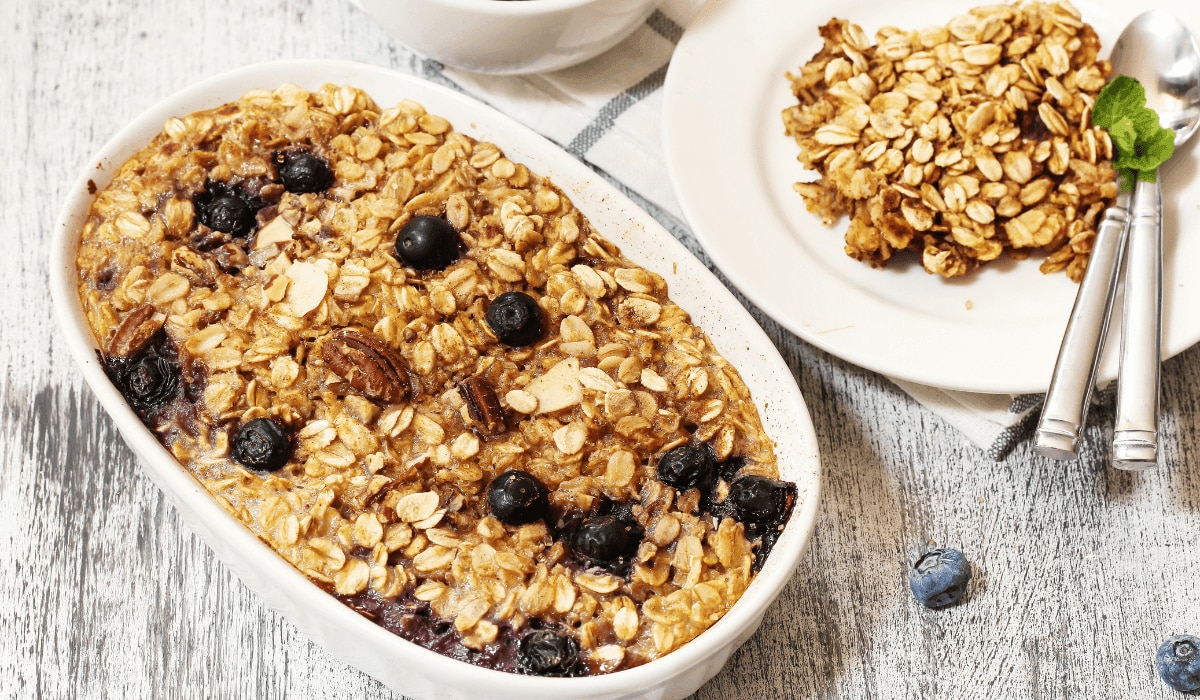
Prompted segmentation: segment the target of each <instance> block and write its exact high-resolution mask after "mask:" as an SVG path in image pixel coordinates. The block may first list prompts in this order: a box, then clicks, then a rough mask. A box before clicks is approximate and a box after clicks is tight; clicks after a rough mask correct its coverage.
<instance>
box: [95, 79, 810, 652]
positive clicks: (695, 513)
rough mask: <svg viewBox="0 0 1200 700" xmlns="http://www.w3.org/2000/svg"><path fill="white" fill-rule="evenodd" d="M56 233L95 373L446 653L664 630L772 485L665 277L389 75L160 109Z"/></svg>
mask: <svg viewBox="0 0 1200 700" xmlns="http://www.w3.org/2000/svg"><path fill="white" fill-rule="evenodd" d="M77 263H78V274H79V277H78V282H79V294H80V298H81V300H82V302H83V307H84V309H85V312H86V315H87V318H88V320H89V323H90V326H91V328H92V330H93V333H94V334H95V337H96V338H97V341H98V343H99V344H100V347H101V348H102V349H103V352H102V354H103V359H104V361H105V364H106V368H107V371H108V373H109V376H110V377H111V378H112V379H113V381H114V383H115V384H116V385H117V386H118V388H119V389H120V390H121V391H122V393H123V394H124V395H125V397H126V399H127V400H128V402H129V403H130V405H131V406H132V407H133V408H134V409H135V410H136V411H137V412H138V414H139V415H140V416H141V418H142V419H143V421H144V422H145V423H146V424H147V426H149V427H150V428H151V429H152V430H154V431H155V433H156V434H157V436H158V437H159V439H160V441H161V442H162V443H163V444H164V445H166V446H167V447H168V448H169V449H170V450H171V452H173V453H174V455H175V457H176V458H178V460H179V461H180V463H181V464H183V465H184V466H185V467H186V468H187V469H188V470H189V471H190V473H191V474H193V475H194V476H195V478H196V479H198V480H199V481H200V482H201V483H202V484H203V485H204V486H205V488H206V489H207V490H208V491H209V492H211V494H212V495H213V497H214V498H216V499H217V501H218V502H219V503H220V504H221V505H222V506H223V507H224V508H225V509H226V510H227V511H228V512H230V513H231V514H232V515H234V516H235V517H236V518H238V519H239V520H240V521H241V522H243V523H244V524H245V525H246V526H247V527H248V528H249V529H250V530H252V531H253V532H254V533H255V534H257V535H258V536H259V537H260V538H261V539H262V540H263V541H265V542H266V543H267V544H269V545H270V546H271V547H272V548H273V549H274V550H275V551H276V552H278V553H279V555H280V556H282V557H283V558H285V559H286V560H287V561H288V562H290V563H291V564H293V565H294V566H295V567H296V568H297V569H299V570H300V571H301V572H303V573H304V574H305V575H307V576H308V577H309V578H310V579H311V580H312V581H314V582H316V583H317V584H318V585H320V586H322V587H324V588H325V589H326V590H328V591H329V592H330V593H331V594H333V595H335V596H337V597H338V598H339V599H340V600H342V601H343V602H344V603H346V604H347V605H350V606H351V607H353V608H354V609H356V610H358V611H359V612H361V613H362V614H364V615H366V616H368V617H370V618H371V619H373V620H374V621H375V622H376V623H377V624H380V625H382V626H384V627H386V628H387V629H389V630H391V631H393V632H395V633H397V634H400V635H401V636H403V637H405V638H408V639H410V640H412V641H414V642H417V643H419V644H422V645H424V646H426V647H428V648H431V649H434V650H436V651H439V652H441V653H444V654H448V655H450V656H454V657H456V658H460V659H463V660H465V661H468V662H470V663H474V664H477V665H481V666H486V667H490V668H497V669H501V670H507V671H515V672H523V673H535V674H542V675H585V674H591V673H603V672H609V671H613V670H616V669H620V668H626V667H630V666H634V665H638V664H641V663H645V662H646V661H649V660H652V659H654V658H657V657H659V656H662V655H664V654H667V653H669V652H670V651H672V650H674V649H676V648H678V647H679V646H680V645H682V644H684V643H686V642H687V641H689V640H690V639H692V638H694V637H695V636H696V635H698V634H700V633H701V632H702V631H704V630H705V629H706V628H708V627H709V626H711V625H712V624H713V623H714V622H715V621H716V620H717V619H719V618H720V617H721V616H722V615H723V614H724V613H725V612H726V611H727V610H728V609H729V608H730V607H731V606H732V605H733V603H734V602H735V601H736V600H737V599H738V597H739V596H740V595H741V594H742V592H743V591H744V590H745V589H746V587H747V585H748V584H749V583H750V581H751V580H752V578H753V576H754V573H755V571H757V569H758V568H759V567H760V566H761V564H762V561H763V559H764V558H765V557H766V555H767V553H768V551H769V549H770V547H771V545H772V544H773V543H774V541H775V539H776V538H777V537H778V534H779V531H780V530H781V529H782V527H783V524H784V522H785V521H786V519H787V517H788V514H789V513H790V511H791V508H792V506H793V504H794V501H795V498H796V492H795V487H794V485H792V484H788V483H785V482H781V481H778V479H779V473H778V469H777V465H776V461H775V456H774V453H773V448H772V443H771V441H770V439H769V438H768V436H767V435H766V434H765V433H764V430H763V428H762V425H761V422H760V419H759V416H758V413H757V410H756V408H755V407H754V404H753V403H752V402H751V399H750V396H749V394H748V391H747V388H746V386H745V385H744V384H743V382H742V380H741V378H740V377H739V375H738V373H737V371H736V370H735V369H734V368H733V367H731V366H730V365H729V364H728V363H727V362H726V361H725V360H724V359H723V358H722V357H721V356H720V355H719V354H718V353H717V352H716V350H715V349H714V348H713V346H712V344H711V343H710V341H709V340H708V338H707V337H706V336H705V334H704V333H703V332H702V331H701V330H700V329H699V328H697V327H696V326H695V325H693V324H692V323H691V321H690V319H689V316H688V314H687V313H686V312H685V311H684V310H682V309H681V308H680V307H678V306H677V305H675V304H674V303H673V302H671V301H670V300H669V299H668V298H667V285H666V282H665V281H664V279H663V278H662V277H661V276H659V275H658V274H655V273H653V272H650V271H648V270H645V269H643V268H641V267H639V266H637V265H635V264H633V263H631V262H630V261H629V260H627V259H626V258H624V257H623V256H622V255H621V253H620V251H619V250H618V249H617V247H616V246H614V245H613V244H612V243H610V242H609V241H607V240H605V239H604V238H603V237H602V236H601V235H599V234H598V233H597V232H595V231H594V230H592V228H591V226H590V224H589V222H588V220H587V219H586V218H585V217H584V216H583V215H582V214H581V213H580V212H579V211H578V210H577V209H576V208H575V207H574V206H573V204H572V202H571V201H570V200H569V199H568V198H567V197H566V196H565V195H564V194H563V192H562V191H560V190H559V189H558V188H556V187H555V186H554V185H553V184H552V183H551V182H550V181H548V180H547V179H545V178H542V177H540V176H538V175H536V174H534V173H532V172H530V171H529V169H528V168H527V167H525V166H524V165H522V164H520V163H517V162H514V161H512V160H510V159H509V158H506V157H505V155H504V154H503V153H502V152H501V150H500V149H499V148H498V147H497V146H496V145H493V144H491V143H486V142H480V141H476V140H474V139H472V138H471V137H468V136H466V135H464V134H463V133H460V132H458V131H456V130H455V129H454V128H453V127H452V125H451V124H450V123H449V122H448V121H447V120H446V119H443V118H441V117H439V116H436V115H434V114H430V113H428V112H426V111H425V109H423V108H422V107H421V106H420V105H419V104H417V103H415V102H413V101H401V102H400V103H399V104H397V105H395V106H393V107H389V108H386V109H381V108H379V107H378V106H376V105H375V103H374V102H373V101H372V100H371V98H370V97H369V96H368V95H367V94H365V93H364V92H362V91H360V90H357V89H354V88H351V87H345V86H333V85H326V86H324V87H322V88H320V89H319V90H316V91H315V92H309V91H307V90H304V89H302V88H300V87H297V86H294V85H285V86H282V87H280V88H278V89H275V90H271V91H268V90H259V91H253V92H249V93H247V94H246V95H244V96H243V97H242V98H241V99H239V100H238V101H236V102H232V103H229V104H226V105H223V106H221V107H218V108H215V109H211V110H207V111H201V112H196V113H193V114H190V115H187V116H182V117H177V118H172V119H170V120H168V121H167V123H166V124H165V127H164V129H163V131H162V133H161V134H159V135H158V136H157V137H155V138H154V140H153V141H152V142H151V143H150V144H149V145H148V146H147V147H145V148H144V149H143V150H141V151H139V152H138V153H137V154H136V155H135V156H133V157H132V158H131V159H130V160H129V161H128V162H126V163H125V164H124V165H122V166H121V167H120V169H119V171H118V172H117V173H116V174H115V177H114V178H113V180H112V182H111V184H109V185H108V186H107V187H105V188H104V189H103V190H101V191H100V192H98V193H97V194H96V197H95V200H94V203H93V205H92V207H91V210H90V213H89V216H88V219H87V221H86V223H85V225H84V229H83V233H82V240H81V243H80V246H79V252H78V257H77Z"/></svg>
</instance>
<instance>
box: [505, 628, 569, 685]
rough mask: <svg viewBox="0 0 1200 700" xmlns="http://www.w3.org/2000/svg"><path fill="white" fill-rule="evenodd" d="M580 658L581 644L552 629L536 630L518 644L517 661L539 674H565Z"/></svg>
mask: <svg viewBox="0 0 1200 700" xmlns="http://www.w3.org/2000/svg"><path fill="white" fill-rule="evenodd" d="M578 659H579V644H577V643H576V642H575V640H574V639H572V638H570V637H567V636H565V635H561V634H558V633H556V632H551V631H550V630H534V631H533V632H530V633H529V634H527V635H525V636H524V637H522V638H521V641H520V643H519V644H518V645H517V663H518V664H520V666H521V669H522V670H523V671H525V672H526V673H532V674H534V675H537V676H565V675H568V674H570V673H571V672H572V671H573V670H574V666H575V663H576V661H577V660H578Z"/></svg>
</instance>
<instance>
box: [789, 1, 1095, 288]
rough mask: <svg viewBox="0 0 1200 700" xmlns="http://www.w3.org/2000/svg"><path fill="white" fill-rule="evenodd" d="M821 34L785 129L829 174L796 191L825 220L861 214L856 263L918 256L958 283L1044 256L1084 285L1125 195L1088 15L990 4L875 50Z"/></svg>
mask: <svg viewBox="0 0 1200 700" xmlns="http://www.w3.org/2000/svg"><path fill="white" fill-rule="evenodd" d="M820 33H821V37H822V38H823V39H824V42H825V43H824V46H823V47H822V49H821V51H820V52H819V53H818V54H817V55H816V56H815V57H813V59H812V60H811V61H809V62H808V63H807V64H805V65H804V66H803V67H802V68H801V69H800V71H799V73H797V74H789V75H788V79H789V80H790V82H791V90H792V93H793V94H794V95H795V96H796V99H797V104H796V105H793V106H791V107H789V108H787V109H786V110H784V112H783V121H784V126H785V130H786V132H787V134H788V135H789V136H791V137H792V138H793V139H795V141H796V143H797V144H798V145H799V147H800V153H799V156H798V159H799V161H800V162H801V163H802V164H803V165H804V166H805V168H808V169H810V170H814V171H816V172H817V173H818V174H819V178H818V179H817V180H816V181H814V182H801V183H796V185H795V189H796V191H797V192H798V193H799V194H800V195H801V196H802V197H803V198H804V202H805V205H806V206H807V207H808V209H809V211H811V212H813V213H814V214H816V215H817V216H820V217H821V218H822V220H823V221H824V222H825V224H826V225H829V224H832V223H833V221H834V220H835V219H837V218H838V217H840V216H841V215H843V214H846V215H849V218H850V224H849V229H848V230H847V231H846V235H845V251H846V254H847V255H849V256H850V257H852V258H855V259H857V260H861V261H864V262H866V263H869V264H870V265H872V266H875V267H883V266H885V265H887V264H888V263H889V261H891V260H892V258H893V256H894V255H895V254H897V253H898V252H899V251H904V250H909V251H913V252H915V253H917V254H919V255H920V256H921V262H922V265H923V266H924V268H925V270H926V271H928V272H930V273H937V274H939V275H942V276H944V277H957V276H960V275H964V274H967V273H969V272H971V271H972V270H975V269H977V268H978V267H979V266H981V265H983V264H985V263H987V262H989V261H991V260H995V259H997V258H998V257H1000V255H1001V254H1002V253H1004V252H1005V251H1008V254H1009V255H1010V256H1012V257H1018V258H1023V257H1025V256H1027V255H1029V254H1030V253H1032V252H1034V251H1037V252H1040V253H1044V254H1045V258H1044V260H1043V261H1042V263H1041V270H1042V271H1043V272H1055V271H1059V270H1066V272H1067V275H1068V276H1069V277H1070V278H1071V279H1072V280H1075V281H1079V280H1080V279H1081V278H1082V276H1083V270H1084V268H1086V266H1087V260H1088V255H1089V254H1090V252H1091V250H1092V244H1093V241H1094V239H1095V235H1096V227H1097V225H1098V224H1099V219H1100V218H1101V216H1102V212H1103V210H1104V209H1105V208H1106V207H1107V206H1109V205H1110V204H1112V202H1113V200H1114V198H1115V197H1116V193H1117V184H1116V174H1115V172H1114V170H1113V168H1112V164H1111V161H1112V157H1113V148H1112V142H1111V140H1110V139H1109V136H1108V133H1107V132H1106V131H1105V130H1103V129H1101V128H1100V127H1097V126H1093V125H1092V123H1091V110H1092V105H1093V104H1094V102H1095V99H1096V95H1097V94H1098V93H1099V91H1100V89H1101V88H1102V87H1104V85H1105V83H1106V82H1107V80H1108V77H1109V76H1110V74H1111V73H1112V66H1111V64H1110V63H1109V62H1108V61H1107V60H1100V59H1099V58H1098V55H1099V51H1100V40H1099V39H1098V38H1097V36H1096V32H1095V31H1094V30H1093V29H1092V27H1091V26H1090V25H1088V24H1086V23H1085V22H1083V20H1082V19H1081V17H1080V14H1079V12H1078V11H1077V10H1076V9H1075V8H1074V7H1072V6H1071V5H1070V4H1069V3H1061V4H1060V3H1039V2H1028V3H1024V4H1019V5H990V6H986V7H978V8H975V9H972V10H970V11H969V12H967V13H966V14H963V15H961V16H958V17H955V18H954V19H952V20H950V22H949V23H948V24H947V25H946V26H944V27H928V28H926V29H921V30H917V31H907V30H902V29H898V28H896V27H884V28H882V29H880V30H879V31H878V32H876V34H875V43H873V44H872V43H871V41H870V40H869V39H868V38H867V35H866V33H865V32H863V30H862V28H861V27H859V26H858V25H855V24H852V23H850V22H848V21H846V20H842V19H833V20H830V22H829V23H828V24H826V25H825V26H823V27H821V28H820Z"/></svg>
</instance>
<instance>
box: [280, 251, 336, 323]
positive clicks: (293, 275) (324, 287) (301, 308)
mask: <svg viewBox="0 0 1200 700" xmlns="http://www.w3.org/2000/svg"><path fill="white" fill-rule="evenodd" d="M283 274H285V275H287V276H288V277H289V278H290V279H291V280H292V284H291V286H289V287H288V290H287V303H288V306H290V307H292V312H293V313H295V314H296V315H297V316H304V315H305V314H307V313H308V312H310V311H312V310H313V309H315V308H317V306H319V305H320V304H321V301H322V300H323V299H324V298H325V293H326V292H328V291H329V277H328V276H327V275H326V274H325V273H324V272H322V271H321V268H319V267H317V266H316V265H313V264H312V263H307V262H294V263H292V265H291V267H289V268H288V269H287V272H284V273H283Z"/></svg>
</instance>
